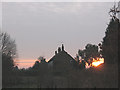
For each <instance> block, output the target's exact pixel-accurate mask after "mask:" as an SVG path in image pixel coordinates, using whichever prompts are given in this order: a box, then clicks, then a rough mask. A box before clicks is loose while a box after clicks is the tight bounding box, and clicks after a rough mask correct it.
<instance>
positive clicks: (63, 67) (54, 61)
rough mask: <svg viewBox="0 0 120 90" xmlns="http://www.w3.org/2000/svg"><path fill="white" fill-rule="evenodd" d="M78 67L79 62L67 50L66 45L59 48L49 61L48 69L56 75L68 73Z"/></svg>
mask: <svg viewBox="0 0 120 90" xmlns="http://www.w3.org/2000/svg"><path fill="white" fill-rule="evenodd" d="M76 66H77V62H76V61H75V60H74V59H73V58H72V56H70V55H69V54H68V53H67V52H66V51H65V50H64V45H63V44H62V47H58V52H57V51H55V55H54V56H53V57H52V58H51V59H50V60H49V61H48V67H49V69H50V70H52V71H53V72H54V73H61V72H68V71H70V70H72V69H74V68H75V67H76Z"/></svg>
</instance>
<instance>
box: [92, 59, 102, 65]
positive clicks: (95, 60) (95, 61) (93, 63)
mask: <svg viewBox="0 0 120 90" xmlns="http://www.w3.org/2000/svg"><path fill="white" fill-rule="evenodd" d="M103 63H104V58H97V59H94V58H93V62H92V66H93V67H97V66H99V65H101V64H103Z"/></svg>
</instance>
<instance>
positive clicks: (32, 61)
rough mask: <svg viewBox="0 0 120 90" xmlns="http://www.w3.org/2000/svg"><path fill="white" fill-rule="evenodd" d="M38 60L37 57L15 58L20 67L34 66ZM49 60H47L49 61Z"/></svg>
mask: <svg viewBox="0 0 120 90" xmlns="http://www.w3.org/2000/svg"><path fill="white" fill-rule="evenodd" d="M36 61H38V60H37V59H23V60H22V59H21V60H14V62H15V65H16V66H18V68H29V67H32V66H33V65H34V64H35V62H36ZM48 61H49V60H46V62H48Z"/></svg>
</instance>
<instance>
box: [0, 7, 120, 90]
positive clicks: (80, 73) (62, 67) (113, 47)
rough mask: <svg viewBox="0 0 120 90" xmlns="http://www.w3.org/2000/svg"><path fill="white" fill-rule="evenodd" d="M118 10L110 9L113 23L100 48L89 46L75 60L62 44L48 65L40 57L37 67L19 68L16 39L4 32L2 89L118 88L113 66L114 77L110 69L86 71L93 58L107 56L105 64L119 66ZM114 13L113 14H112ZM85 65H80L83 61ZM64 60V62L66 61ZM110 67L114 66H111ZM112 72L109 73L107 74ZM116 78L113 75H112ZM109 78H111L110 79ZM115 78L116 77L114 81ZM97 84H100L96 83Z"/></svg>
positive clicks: (2, 38)
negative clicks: (16, 60)
mask: <svg viewBox="0 0 120 90" xmlns="http://www.w3.org/2000/svg"><path fill="white" fill-rule="evenodd" d="M115 10H116V8H113V9H111V10H110V16H111V19H110V22H109V24H108V27H107V29H106V32H105V37H104V38H103V41H102V42H101V43H99V44H98V45H93V44H87V45H86V46H85V49H84V50H80V49H79V50H78V53H77V55H76V57H75V59H74V58H72V57H71V56H70V55H69V54H68V53H67V52H66V51H65V50H64V46H63V45H62V49H61V48H60V47H59V48H58V52H57V51H55V55H54V56H53V58H51V59H50V61H49V62H46V60H45V58H44V57H39V58H38V61H36V62H35V64H34V65H33V66H32V67H30V68H27V69H24V68H23V69H19V68H18V67H17V66H16V65H15V63H14V59H15V58H16V57H17V53H16V52H17V49H16V43H15V40H13V39H11V37H10V35H9V34H7V33H4V32H0V40H2V44H1V45H0V49H1V50H2V87H3V88H7V87H11V88H60V87H63V88H64V87H67V88H75V87H76V88H82V87H83V88H85V87H89V88H96V87H118V86H117V81H118V79H116V76H114V75H115V73H116V72H115V73H113V71H116V70H114V68H112V67H111V69H110V70H111V75H110V74H108V73H110V72H108V71H110V70H109V69H108V68H105V70H103V71H101V72H98V71H100V70H102V69H97V70H96V69H93V68H91V69H89V70H86V69H85V62H87V63H89V64H90V63H91V62H92V59H91V58H97V57H103V58H104V59H105V64H108V65H111V64H115V65H116V64H117V63H118V33H119V32H120V22H119V19H118V18H117V16H116V13H117V12H118V11H115ZM111 13H112V14H111ZM79 58H81V60H82V62H80V59H79ZM62 60H63V61H62ZM89 60H90V61H89ZM109 68H110V67H109ZM107 70H108V71H107ZM112 75H113V76H112ZM108 76H109V77H108ZM112 77H115V78H112ZM96 81H97V82H96Z"/></svg>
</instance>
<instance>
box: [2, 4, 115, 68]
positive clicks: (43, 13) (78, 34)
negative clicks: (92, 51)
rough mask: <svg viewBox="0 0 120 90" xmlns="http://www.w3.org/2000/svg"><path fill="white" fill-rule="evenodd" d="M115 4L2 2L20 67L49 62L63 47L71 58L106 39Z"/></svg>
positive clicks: (4, 23) (8, 30)
mask: <svg viewBox="0 0 120 90" xmlns="http://www.w3.org/2000/svg"><path fill="white" fill-rule="evenodd" d="M113 4H114V3H113V2H3V3H2V30H3V31H5V32H7V33H9V34H10V36H11V38H13V39H15V41H16V44H17V52H18V58H17V61H16V62H17V63H18V65H19V67H29V66H32V65H33V63H34V62H35V60H37V58H38V57H39V56H44V57H45V58H46V60H49V59H50V58H51V57H52V56H53V55H54V52H55V50H57V48H58V47H59V46H61V44H62V43H63V44H64V46H65V50H66V51H67V52H68V53H69V54H70V55H71V56H72V57H75V55H76V54H77V52H78V49H84V47H85V46H86V45H87V44H88V43H91V44H96V45H98V43H100V42H101V41H102V38H103V37H104V36H105V31H106V27H107V24H108V23H109V20H110V17H109V14H108V12H109V10H110V8H112V7H113Z"/></svg>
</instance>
